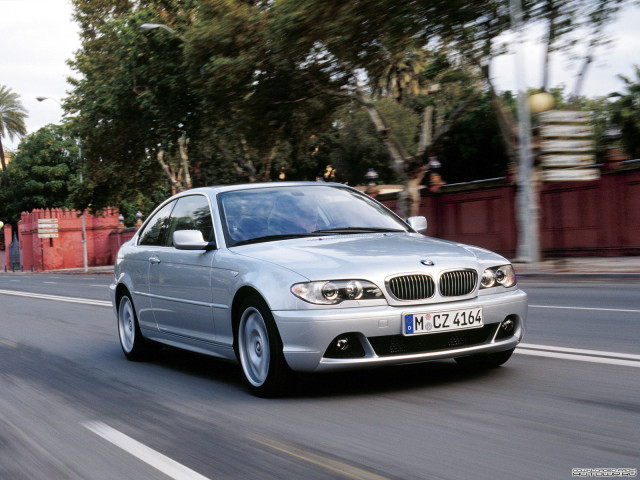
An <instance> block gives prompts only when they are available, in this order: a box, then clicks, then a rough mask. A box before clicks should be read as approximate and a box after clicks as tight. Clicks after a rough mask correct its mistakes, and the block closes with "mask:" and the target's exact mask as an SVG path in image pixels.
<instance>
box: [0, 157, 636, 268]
mask: <svg viewBox="0 0 640 480" xmlns="http://www.w3.org/2000/svg"><path fill="white" fill-rule="evenodd" d="M516 188H517V187H516V185H514V184H513V183H511V182H508V181H506V180H505V179H498V180H491V181H482V182H472V183H468V184H458V185H446V186H444V187H442V188H440V189H439V190H438V191H437V192H436V193H431V192H429V191H428V190H426V189H425V190H424V191H423V196H422V199H421V204H420V215H424V216H425V217H427V219H428V221H429V229H428V231H427V233H428V235H430V236H433V237H438V238H444V239H448V240H454V241H459V242H463V243H469V244H472V245H478V246H481V247H485V248H488V249H490V250H494V251H496V252H499V253H501V254H503V255H505V256H506V257H507V258H513V257H514V256H515V254H516V247H517V243H518V238H517V226H516ZM378 199H379V200H381V201H383V202H384V203H385V204H386V205H388V206H389V207H391V208H395V205H396V200H395V198H394V196H393V195H380V196H378ZM539 205H540V236H541V241H540V245H541V248H542V254H543V256H544V257H547V258H548V257H554V256H587V255H593V256H621V255H640V161H631V162H625V163H624V165H623V166H622V167H621V168H620V169H618V170H615V171H604V172H603V173H602V176H601V178H600V179H599V180H594V181H588V182H557V183H545V184H543V185H542V186H541V189H540V202H539ZM78 214H79V212H76V211H75V210H61V209H52V210H42V209H40V210H34V211H33V212H31V213H23V214H22V219H21V221H20V223H19V232H20V255H21V264H22V268H24V269H25V270H30V269H34V270H42V269H43V268H44V270H57V269H65V268H81V267H82V266H83V258H82V219H81V217H79V216H78ZM45 218H56V219H58V230H59V232H58V235H59V236H58V238H52V239H48V238H44V239H40V238H38V219H45ZM85 219H86V232H87V256H88V265H89V266H98V265H112V264H113V263H114V261H115V256H116V254H117V252H118V248H119V247H120V245H122V243H124V242H125V241H127V240H128V239H130V238H131V237H132V236H133V235H134V233H135V230H136V228H135V227H132V228H127V229H123V228H121V227H122V226H121V225H120V226H119V225H118V223H119V222H118V211H117V210H116V209H108V210H107V211H106V212H104V214H103V215H102V216H95V217H94V216H92V215H85ZM11 235H12V233H11V227H10V226H9V225H7V226H5V228H4V236H5V248H6V250H2V251H0V268H3V266H4V265H9V251H8V246H9V243H10V242H11Z"/></svg>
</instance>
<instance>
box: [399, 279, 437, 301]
mask: <svg viewBox="0 0 640 480" xmlns="http://www.w3.org/2000/svg"><path fill="white" fill-rule="evenodd" d="M389 291H390V292H391V294H392V295H393V296H394V297H396V298H397V299H398V300H423V299H425V298H431V297H433V294H434V293H435V284H434V283H433V279H432V278H431V277H430V276H429V275H403V276H401V277H394V278H392V279H391V280H389Z"/></svg>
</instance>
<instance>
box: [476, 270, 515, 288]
mask: <svg viewBox="0 0 640 480" xmlns="http://www.w3.org/2000/svg"><path fill="white" fill-rule="evenodd" d="M516 283H517V280H516V273H515V272H514V271H513V267H512V266H511V265H501V266H499V267H491V268H487V269H486V270H485V271H484V273H483V274H482V280H480V288H491V287H497V286H503V287H507V288H508V287H513V286H514V285H515V284H516Z"/></svg>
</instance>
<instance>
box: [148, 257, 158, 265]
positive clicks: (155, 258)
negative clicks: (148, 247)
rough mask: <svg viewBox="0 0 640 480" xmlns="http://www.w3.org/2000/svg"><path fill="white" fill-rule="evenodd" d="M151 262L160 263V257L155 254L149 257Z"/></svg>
mask: <svg viewBox="0 0 640 480" xmlns="http://www.w3.org/2000/svg"><path fill="white" fill-rule="evenodd" d="M149 263H151V264H154V265H155V264H157V263H160V259H159V258H158V257H156V256H155V255H154V256H153V257H149Z"/></svg>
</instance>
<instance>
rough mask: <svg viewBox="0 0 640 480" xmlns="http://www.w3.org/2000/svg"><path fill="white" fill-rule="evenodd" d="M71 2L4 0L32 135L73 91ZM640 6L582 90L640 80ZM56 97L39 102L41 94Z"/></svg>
mask: <svg viewBox="0 0 640 480" xmlns="http://www.w3.org/2000/svg"><path fill="white" fill-rule="evenodd" d="M72 13H73V12H72V7H71V3H70V1H69V0H0V40H1V45H2V46H1V48H0V84H1V85H5V86H7V87H9V88H10V89H11V90H13V91H14V92H16V93H18V94H19V95H20V97H21V100H22V104H23V105H24V107H25V108H26V109H27V111H28V112H29V117H28V118H27V120H26V126H27V133H33V132H35V131H36V130H38V129H39V128H41V127H43V126H45V125H47V124H49V123H60V121H61V119H62V113H63V112H62V109H61V108H60V106H59V105H58V103H57V102H56V100H57V101H58V102H59V101H61V100H62V99H63V98H64V97H65V96H66V95H67V92H68V91H69V89H70V86H69V84H68V83H67V81H66V79H67V77H69V76H74V72H73V71H72V70H71V69H70V68H69V66H68V65H67V60H69V59H71V58H73V55H74V52H75V51H76V50H78V49H79V48H80V40H79V38H78V26H77V25H76V24H75V22H74V21H73V19H72ZM639 24H640V7H637V6H630V7H628V8H627V10H626V11H625V12H623V15H621V16H620V18H619V20H618V21H617V22H616V23H615V24H613V25H610V26H608V27H607V32H609V33H611V34H612V36H613V38H614V42H615V43H614V44H613V45H612V46H611V47H609V48H606V49H601V50H598V51H596V55H595V62H594V63H593V64H592V66H591V68H590V70H589V72H588V73H587V76H586V79H585V83H584V87H583V94H585V95H587V96H590V97H595V96H602V95H607V94H609V93H611V92H614V91H620V90H623V86H624V84H623V82H622V81H620V80H619V79H618V78H617V75H618V74H624V75H626V76H628V77H630V78H635V73H634V65H639V66H640V28H638V25H639ZM539 37H540V35H539V34H536V33H535V32H534V33H532V34H530V35H529V38H530V39H531V41H529V42H527V44H526V45H525V48H524V49H523V52H524V54H523V57H524V59H525V68H524V70H525V71H524V75H525V80H526V83H527V85H528V86H530V87H537V86H539V84H540V83H541V76H542V50H541V48H540V45H539V42H537V41H536V40H537V38H539ZM577 70H578V64H577V63H569V62H568V61H567V60H566V59H563V58H560V57H559V56H556V57H555V59H554V63H553V64H552V70H551V82H550V83H551V86H559V85H560V84H564V85H566V87H567V89H568V90H572V89H573V85H574V83H575V75H576V72H577ZM492 72H493V77H494V81H495V83H496V85H497V86H498V89H500V90H507V89H510V90H515V89H516V86H517V82H516V79H515V76H516V68H515V62H514V55H504V56H502V57H500V58H499V59H497V60H495V61H494V64H493V65H492ZM38 96H46V97H50V98H51V99H53V100H45V101H43V102H38V101H37V100H36V97H38ZM18 141H19V140H18V139H14V140H13V141H11V140H10V139H9V138H3V139H2V143H3V145H4V146H5V147H8V149H9V150H15V149H16V148H17V145H18Z"/></svg>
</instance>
